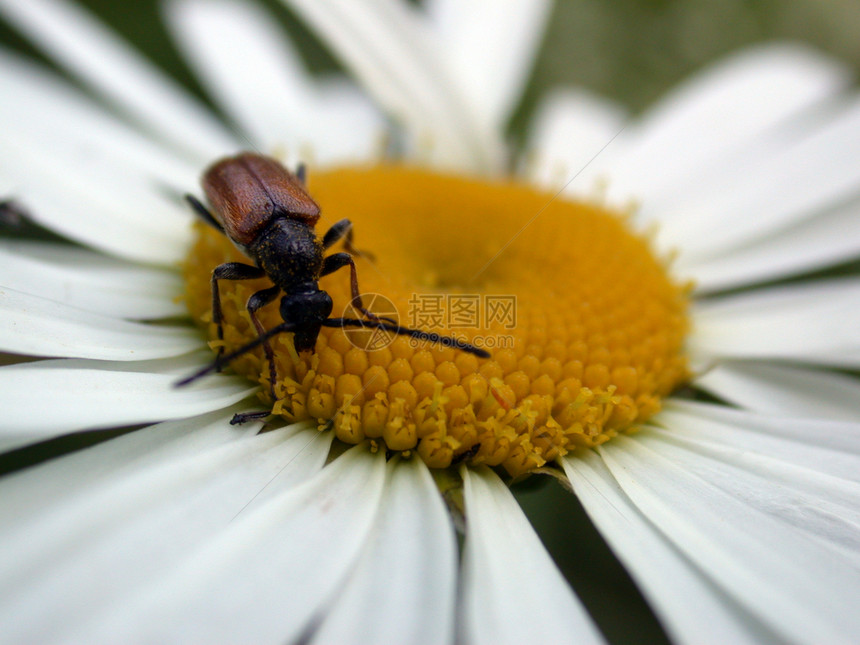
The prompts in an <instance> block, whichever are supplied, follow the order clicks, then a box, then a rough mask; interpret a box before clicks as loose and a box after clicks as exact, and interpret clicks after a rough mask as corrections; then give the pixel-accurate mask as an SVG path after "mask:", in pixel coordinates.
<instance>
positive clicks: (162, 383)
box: [0, 353, 256, 448]
mask: <svg viewBox="0 0 860 645" xmlns="http://www.w3.org/2000/svg"><path fill="white" fill-rule="evenodd" d="M209 356H211V355H210V354H207V353H201V354H194V355H192V356H188V357H182V358H179V359H164V360H156V361H140V362H132V361H122V362H110V361H87V360H77V359H70V360H49V361H40V362H37V363H21V364H18V365H7V366H5V367H2V368H0V400H2V401H3V405H2V406H0V407H2V408H3V409H4V410H24V411H26V412H25V413H22V414H18V415H6V417H5V418H3V419H2V421H0V437H2V443H3V444H4V445H3V447H4V448H10V447H12V446H14V445H24V444H27V443H32V442H34V441H39V440H41V439H45V438H49V437H54V436H59V435H61V434H65V433H67V432H72V431H75V430H87V429H94V428H116V427H122V426H126V425H132V424H137V423H148V422H153V421H161V420H163V419H173V418H178V417H183V416H190V415H194V414H203V413H204V412H209V411H210V410H219V409H222V408H224V407H226V406H228V405H232V404H233V403H236V402H237V401H241V400H242V399H244V398H246V397H247V396H249V395H250V394H251V393H252V392H253V391H254V390H255V389H256V388H255V387H252V386H251V385H250V383H249V382H248V381H247V380H245V379H244V378H240V377H226V376H215V377H211V378H208V379H202V380H201V381H200V382H198V383H195V384H192V385H190V386H187V387H182V388H177V387H175V383H176V381H177V380H179V378H180V377H181V376H186V375H188V374H189V373H191V372H193V371H194V370H195V369H197V368H198V367H199V366H200V365H203V364H205V362H206V361H207V360H209Z"/></svg>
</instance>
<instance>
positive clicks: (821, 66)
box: [598, 44, 850, 221]
mask: <svg viewBox="0 0 860 645" xmlns="http://www.w3.org/2000/svg"><path fill="white" fill-rule="evenodd" d="M849 82H850V74H849V73H848V70H847V69H846V68H845V67H844V66H841V65H839V64H837V63H836V62H834V61H833V60H831V59H828V58H825V57H823V56H821V55H820V54H818V53H817V52H815V51H813V50H811V49H809V48H807V47H804V46H800V45H795V44H776V45H764V46H761V47H757V48H749V49H746V50H744V51H742V52H741V53H739V54H736V55H734V56H731V57H728V58H726V59H724V60H722V61H719V62H717V63H716V64H714V65H713V66H711V67H710V68H708V69H706V70H704V71H702V72H700V73H699V74H697V75H695V76H693V77H692V78H691V79H690V80H689V81H687V82H686V83H684V84H682V85H680V86H678V87H677V88H676V89H675V90H673V91H672V92H671V93H669V94H667V95H666V96H665V97H663V99H662V100H661V101H660V102H659V103H657V104H656V105H655V106H653V107H652V108H650V109H649V110H648V111H647V112H646V113H645V114H644V115H643V116H642V117H641V119H639V120H638V121H637V122H636V123H635V124H632V125H631V126H630V127H628V128H627V129H626V130H625V132H624V133H623V135H621V136H620V137H619V141H618V144H619V146H618V150H619V151H620V152H621V153H623V154H618V155H614V154H612V152H613V151H612V150H610V151H608V152H609V153H610V154H606V155H603V156H602V157H601V159H600V161H601V163H602V164H603V165H605V166H606V167H607V168H611V177H612V184H611V186H610V189H611V190H612V192H613V193H614V194H615V196H616V197H618V198H619V199H621V198H628V199H629V198H635V199H637V200H642V201H644V202H645V203H646V204H649V203H650V202H651V201H652V198H655V197H661V196H671V195H673V194H675V193H677V191H678V188H679V187H683V186H689V185H693V184H695V185H697V186H698V185H699V184H700V183H701V182H702V181H704V180H705V179H708V180H710V179H712V176H708V175H709V174H710V173H709V171H708V169H709V168H710V167H711V165H712V164H713V163H714V161H715V160H720V159H721V158H722V157H725V156H731V155H733V154H740V153H743V154H746V153H745V152H743V151H746V150H748V149H749V148H750V144H751V142H755V141H756V140H757V139H758V138H759V137H762V136H763V135H766V134H767V133H768V132H769V131H770V130H772V129H773V128H774V126H776V125H778V124H780V123H781V122H785V121H786V120H787V119H789V118H791V117H793V116H796V115H797V114H799V113H801V112H802V111H803V110H805V109H808V108H810V107H811V106H813V105H815V104H817V103H819V102H821V101H823V100H824V99H826V98H828V97H830V96H833V95H834V94H836V93H837V92H838V91H840V90H841V89H842V88H844V87H845V86H847V84H848V83H849ZM599 165H600V164H598V166H599ZM661 201H662V200H661ZM685 216H686V215H685ZM664 221H665V220H664ZM711 221H714V220H711Z"/></svg>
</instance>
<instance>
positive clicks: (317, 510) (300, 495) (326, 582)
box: [86, 447, 386, 643]
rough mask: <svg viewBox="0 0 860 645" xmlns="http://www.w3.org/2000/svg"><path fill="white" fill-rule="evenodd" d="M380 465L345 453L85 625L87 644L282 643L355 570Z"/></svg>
mask: <svg viewBox="0 0 860 645" xmlns="http://www.w3.org/2000/svg"><path fill="white" fill-rule="evenodd" d="M385 473H386V468H385V459H384V457H383V455H381V454H378V455H370V454H367V452H366V451H365V450H364V449H363V448H361V447H358V448H355V449H353V450H351V451H349V452H347V453H346V454H345V455H343V456H342V457H340V458H338V459H337V460H335V461H334V462H333V463H332V464H330V465H329V466H327V467H326V468H323V470H322V471H320V472H319V473H318V474H317V475H316V476H315V477H313V478H312V479H310V480H309V481H307V482H305V483H304V484H302V485H300V486H297V487H296V486H290V487H288V488H287V489H286V491H284V490H283V489H282V488H279V487H278V482H277V480H276V481H275V482H274V483H273V484H272V486H273V487H276V488H277V493H278V494H277V495H275V496H273V497H271V498H270V499H269V500H267V501H266V503H265V504H261V505H260V506H258V507H257V508H256V509H254V510H249V511H247V512H244V513H241V514H240V515H239V516H238V517H237V518H235V519H234V520H233V521H232V522H231V523H230V524H229V525H227V526H225V527H224V528H223V529H222V530H220V531H219V532H217V533H216V534H214V535H212V536H211V539H209V540H207V541H205V542H204V543H203V544H202V545H201V546H200V547H199V548H198V549H197V550H196V552H195V553H194V554H193V555H192V557H191V558H190V559H189V560H188V561H187V562H185V563H183V564H182V565H181V566H179V567H177V568H175V569H174V570H173V571H172V572H171V574H170V575H167V576H163V577H162V578H161V579H160V580H158V581H155V582H154V583H153V585H152V586H150V587H148V588H146V589H144V590H143V591H142V592H141V593H140V594H139V597H138V598H136V599H132V600H130V601H129V602H127V603H124V604H123V605H122V606H118V607H112V608H111V611H110V612H109V613H108V615H106V616H104V617H99V618H97V619H95V620H93V622H92V624H91V627H92V629H93V630H94V632H95V634H94V635H93V638H92V639H86V640H87V642H93V641H95V642H115V641H116V640H117V639H119V640H125V641H128V640H134V641H138V642H164V641H171V642H180V641H181V642H249V643H284V642H292V641H295V640H297V639H298V638H299V636H300V635H301V634H302V632H303V631H304V630H305V629H306V628H307V627H308V625H309V624H310V623H311V622H312V621H313V620H314V618H315V616H316V614H317V612H318V611H319V610H320V609H321V608H322V607H323V605H324V604H325V603H326V601H327V600H328V599H329V598H331V597H332V595H333V594H334V593H336V591H337V589H338V588H339V587H340V586H341V585H342V584H343V582H344V580H345V579H346V578H347V576H348V574H349V572H350V571H351V569H352V567H353V566H354V565H355V563H356V561H357V559H358V557H359V555H360V553H361V550H362V547H363V546H364V545H365V543H366V540H367V536H368V534H369V533H370V531H371V530H372V527H373V523H374V520H375V518H376V516H377V513H378V509H379V504H380V500H381V496H382V490H383V484H384V482H385Z"/></svg>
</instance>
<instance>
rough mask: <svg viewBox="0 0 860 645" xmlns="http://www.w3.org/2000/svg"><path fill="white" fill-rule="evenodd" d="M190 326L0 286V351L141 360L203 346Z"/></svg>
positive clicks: (33, 354)
mask: <svg viewBox="0 0 860 645" xmlns="http://www.w3.org/2000/svg"><path fill="white" fill-rule="evenodd" d="M200 345H201V343H200V335H199V334H198V333H197V332H196V331H195V330H194V329H192V328H191V327H190V326H186V325H182V326H168V325H147V324H142V323H134V322H129V321H125V320H119V319H117V318H113V317H110V316H104V315H101V314H96V313H91V312H89V311H84V310H83V309H76V308H74V307H71V306H69V305H65V304H62V303H60V302H57V301H56V300H48V299H47V298H42V297H39V296H33V295H30V294H26V293H23V292H21V291H15V290H14V289H10V288H8V287H5V286H0V348H2V349H3V350H4V351H7V352H15V353H17V354H29V355H31V356H62V357H68V358H96V359H103V360H120V361H142V360H147V359H151V358H165V357H168V356H178V355H179V354H185V353H187V352H190V351H193V350H195V349H198V348H199V347H200Z"/></svg>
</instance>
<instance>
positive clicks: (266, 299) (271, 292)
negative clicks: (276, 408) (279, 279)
mask: <svg viewBox="0 0 860 645" xmlns="http://www.w3.org/2000/svg"><path fill="white" fill-rule="evenodd" d="M280 292H281V288H280V287H278V286H274V287H269V288H268V289H261V290H260V291H258V292H257V293H255V294H253V295H252V296H251V297H250V298H248V304H247V307H248V315H250V317H251V322H252V323H253V324H254V329H256V330H257V336H265V335H266V328H265V327H263V324H262V323H261V322H260V321H259V319H258V318H257V310H258V309H262V308H263V307H265V306H266V305H267V304H269V303H270V302H272V300H274V299H275V298H277V297H278V294H279V293H280ZM263 352H264V353H265V354H266V360H268V361H269V392H270V393H271V395H272V401H275V383H276V382H277V380H278V372H277V369H276V368H275V352H274V351H272V345H271V344H270V343H269V341H268V340H266V341H265V342H263Z"/></svg>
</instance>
